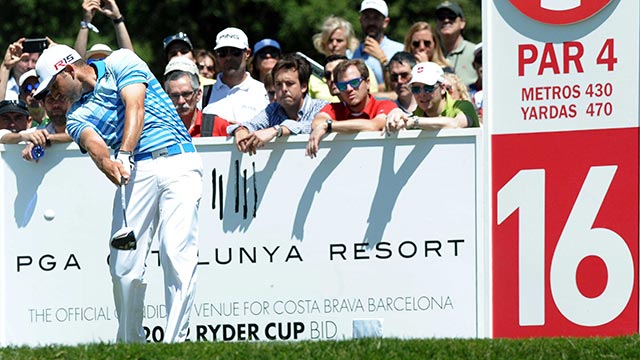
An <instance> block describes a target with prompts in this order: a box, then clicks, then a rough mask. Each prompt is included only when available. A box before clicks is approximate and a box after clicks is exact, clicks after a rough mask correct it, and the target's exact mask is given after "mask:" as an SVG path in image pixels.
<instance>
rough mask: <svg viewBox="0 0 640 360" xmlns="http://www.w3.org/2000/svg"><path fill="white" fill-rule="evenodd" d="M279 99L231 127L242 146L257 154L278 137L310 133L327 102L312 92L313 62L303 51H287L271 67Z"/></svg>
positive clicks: (230, 132)
mask: <svg viewBox="0 0 640 360" xmlns="http://www.w3.org/2000/svg"><path fill="white" fill-rule="evenodd" d="M271 75H272V76H273V80H274V81H273V82H274V85H275V89H276V102H274V103H271V104H269V105H267V107H266V108H265V109H264V110H262V111H260V112H259V113H258V115H256V116H255V117H254V118H253V119H251V120H250V121H246V122H243V123H241V124H239V125H231V126H229V127H228V128H227V132H228V133H229V135H234V136H235V138H236V145H237V147H238V150H239V151H241V152H244V153H249V155H253V154H255V153H256V150H257V149H258V148H261V147H263V146H264V144H266V143H267V142H269V141H271V139H273V138H275V137H281V136H284V135H290V134H309V133H310V132H311V121H312V120H313V118H314V117H315V116H316V114H318V111H320V109H322V107H323V106H324V105H326V104H327V102H326V101H324V100H318V99H312V98H311V96H309V94H308V93H309V77H310V76H311V65H310V64H309V62H308V61H307V60H306V59H304V58H303V57H301V56H299V55H294V54H287V55H285V56H284V57H283V58H282V59H280V60H279V61H278V62H277V63H276V65H275V66H274V67H273V69H272V70H271Z"/></svg>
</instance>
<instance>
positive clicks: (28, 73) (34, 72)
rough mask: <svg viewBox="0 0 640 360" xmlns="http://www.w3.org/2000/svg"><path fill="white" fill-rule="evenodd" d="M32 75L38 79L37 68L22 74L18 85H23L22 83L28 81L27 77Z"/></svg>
mask: <svg viewBox="0 0 640 360" xmlns="http://www.w3.org/2000/svg"><path fill="white" fill-rule="evenodd" d="M30 77H34V78H36V79H37V78H38V74H36V69H31V70H29V71H27V72H26V73H24V74H22V76H20V79H19V80H18V86H22V84H24V82H25V81H27V79H28V78H30Z"/></svg>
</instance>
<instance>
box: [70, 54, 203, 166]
mask: <svg viewBox="0 0 640 360" xmlns="http://www.w3.org/2000/svg"><path fill="white" fill-rule="evenodd" d="M91 65H92V66H95V67H96V69H97V73H98V81H97V83H96V86H95V88H94V89H93V91H92V92H89V93H87V94H85V95H84V96H83V97H82V99H80V100H79V101H77V102H75V103H74V104H72V105H71V107H70V108H69V111H68V113H67V132H68V133H69V135H71V137H72V138H73V139H74V140H75V142H76V143H79V141H80V134H81V133H82V131H83V130H84V129H86V128H88V127H91V128H93V129H94V130H95V131H96V132H97V133H98V134H99V135H100V136H101V137H102V138H103V139H104V141H105V142H106V143H107V145H108V146H110V147H111V148H112V149H118V148H120V144H121V142H122V132H123V129H124V114H125V107H124V103H123V102H122V99H121V98H120V91H121V90H122V89H123V88H124V87H125V86H127V85H131V84H136V83H144V84H145V85H146V86H147V93H146V96H145V99H144V125H143V128H142V134H141V135H140V140H139V142H138V145H137V146H136V149H135V151H134V153H136V154H137V153H144V152H149V151H154V150H157V149H160V148H163V147H166V146H171V145H174V144H179V143H188V142H191V136H190V135H189V132H188V131H187V129H186V128H185V126H184V124H183V123H182V120H180V117H179V116H178V113H177V112H176V108H175V106H174V105H173V103H172V102H171V100H170V99H169V96H167V94H166V93H165V92H164V90H163V89H162V86H161V85H160V83H159V82H158V80H157V79H156V78H155V77H154V76H153V74H152V73H151V71H150V70H149V67H148V66H147V64H145V63H144V62H143V61H142V60H141V59H140V58H139V57H138V56H137V55H136V54H135V53H134V52H133V51H131V50H127V49H121V50H117V51H114V52H113V53H111V55H109V56H108V57H107V58H106V59H104V61H96V62H94V63H93V64H91Z"/></svg>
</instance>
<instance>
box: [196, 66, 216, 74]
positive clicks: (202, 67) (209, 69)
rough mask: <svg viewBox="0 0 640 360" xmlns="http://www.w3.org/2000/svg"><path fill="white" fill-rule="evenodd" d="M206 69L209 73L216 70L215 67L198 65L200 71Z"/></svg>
mask: <svg viewBox="0 0 640 360" xmlns="http://www.w3.org/2000/svg"><path fill="white" fill-rule="evenodd" d="M204 69H207V71H210V72H213V70H215V66H213V65H209V66H207V65H202V64H198V70H200V71H202V70H204Z"/></svg>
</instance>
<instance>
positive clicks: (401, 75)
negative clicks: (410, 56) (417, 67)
mask: <svg viewBox="0 0 640 360" xmlns="http://www.w3.org/2000/svg"><path fill="white" fill-rule="evenodd" d="M389 77H390V78H391V81H393V82H396V81H398V79H400V78H402V79H407V80H408V79H411V73H408V72H403V73H399V74H393V73H392V74H391V75H390V76H389Z"/></svg>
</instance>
